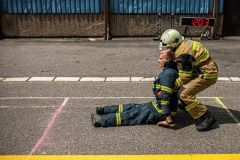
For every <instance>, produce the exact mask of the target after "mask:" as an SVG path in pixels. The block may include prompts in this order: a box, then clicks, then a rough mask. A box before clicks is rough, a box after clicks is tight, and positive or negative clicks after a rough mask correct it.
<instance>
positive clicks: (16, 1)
mask: <svg viewBox="0 0 240 160" xmlns="http://www.w3.org/2000/svg"><path fill="white" fill-rule="evenodd" d="M0 1H1V3H2V6H3V13H102V12H103V1H102V0H0Z"/></svg>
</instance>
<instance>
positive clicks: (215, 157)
mask: <svg viewBox="0 0 240 160" xmlns="http://www.w3.org/2000/svg"><path fill="white" fill-rule="evenodd" d="M239 159H240V154H170V155H36V156H35V155H34V156H24V155H6V156H0V160H239Z"/></svg>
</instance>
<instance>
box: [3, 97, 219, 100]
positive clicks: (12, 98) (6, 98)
mask: <svg viewBox="0 0 240 160" xmlns="http://www.w3.org/2000/svg"><path fill="white" fill-rule="evenodd" d="M65 98H69V99H154V98H155V97H0V100H14V99H17V100H18V99H65ZM197 98H199V99H214V98H216V97H197ZM219 98H222V97H219Z"/></svg>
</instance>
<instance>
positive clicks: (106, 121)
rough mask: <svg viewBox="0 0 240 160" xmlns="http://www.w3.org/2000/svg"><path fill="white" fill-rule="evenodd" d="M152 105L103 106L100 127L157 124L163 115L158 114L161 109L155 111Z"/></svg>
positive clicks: (150, 103)
mask: <svg viewBox="0 0 240 160" xmlns="http://www.w3.org/2000/svg"><path fill="white" fill-rule="evenodd" d="M152 103H153V102H149V103H143V104H134V103H130V104H123V105H111V106H105V107H104V115H100V117H101V125H102V126H103V127H111V126H128V125H139V124H157V123H158V122H159V121H160V120H162V119H163V115H162V114H161V113H160V112H161V109H159V110H157V109H156V108H155V107H154V106H153V104H152Z"/></svg>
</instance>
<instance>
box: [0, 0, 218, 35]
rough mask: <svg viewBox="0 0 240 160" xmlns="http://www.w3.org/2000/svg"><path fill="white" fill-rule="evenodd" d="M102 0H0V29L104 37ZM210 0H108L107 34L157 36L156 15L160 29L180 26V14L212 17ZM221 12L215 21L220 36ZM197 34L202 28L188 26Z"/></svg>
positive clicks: (28, 32)
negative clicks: (159, 17) (108, 29)
mask: <svg viewBox="0 0 240 160" xmlns="http://www.w3.org/2000/svg"><path fill="white" fill-rule="evenodd" d="M103 2H104V0H61V1H60V0H21V1H19V0H0V8H1V12H2V14H1V21H0V26H1V27H0V28H1V32H2V35H3V36H5V37H103V36H104V34H105V28H104V27H105V21H104V7H103V6H104V3H103ZM219 2H220V3H219V11H220V13H222V8H223V0H219ZM212 6H213V0H109V23H110V34H111V35H112V36H116V37H122V36H124V37H125V36H156V35H157V33H158V26H157V23H158V14H159V13H161V14H162V16H161V21H160V23H161V31H164V30H165V29H167V28H170V27H171V14H172V13H174V14H175V16H174V17H175V18H174V26H173V27H174V28H176V29H179V30H180V31H182V32H184V27H180V25H179V22H180V17H181V16H201V17H211V15H212ZM222 17H223V16H222V14H219V18H218V21H217V24H218V26H219V27H218V29H217V30H218V33H219V34H220V35H221V33H222V27H221V24H222V23H221V21H222ZM189 29H190V32H189V33H190V34H191V35H192V36H199V35H200V34H201V33H202V31H203V28H189Z"/></svg>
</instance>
